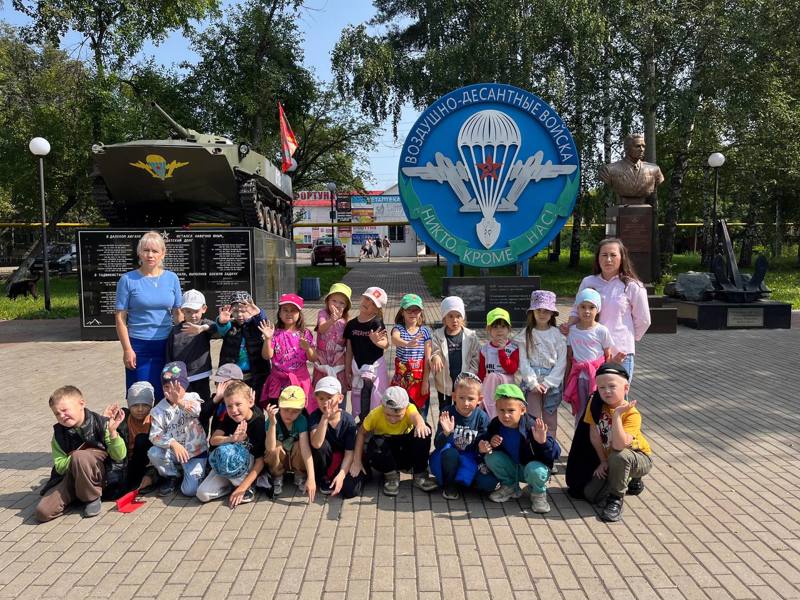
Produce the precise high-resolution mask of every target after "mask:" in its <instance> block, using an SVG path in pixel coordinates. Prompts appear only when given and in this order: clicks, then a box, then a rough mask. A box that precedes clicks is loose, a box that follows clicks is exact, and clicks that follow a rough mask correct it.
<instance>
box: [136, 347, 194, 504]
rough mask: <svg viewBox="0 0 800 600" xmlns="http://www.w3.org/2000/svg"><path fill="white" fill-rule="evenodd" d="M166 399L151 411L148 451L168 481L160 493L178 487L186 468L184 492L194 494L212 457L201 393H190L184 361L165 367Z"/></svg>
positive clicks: (155, 465)
mask: <svg viewBox="0 0 800 600" xmlns="http://www.w3.org/2000/svg"><path fill="white" fill-rule="evenodd" d="M161 385H162V387H163V389H164V399H163V400H162V401H161V402H159V403H158V404H156V406H155V408H154V409H153V410H152V411H150V441H151V442H152V443H153V447H152V448H150V450H149V451H148V452H147V456H148V457H149V458H150V464H152V465H153V466H154V467H155V468H156V470H157V471H158V474H159V475H161V477H163V478H164V483H163V484H162V485H161V487H160V488H159V490H158V494H159V496H168V495H169V494H172V493H174V492H175V489H176V488H177V487H178V471H183V482H182V483H181V486H180V487H181V493H182V494H183V495H184V496H189V497H191V496H194V495H195V494H196V493H197V486H199V485H200V480H201V479H202V478H203V473H204V472H205V469H206V459H207V458H208V440H207V439H206V432H205V431H203V428H202V426H201V425H200V421H199V419H198V417H199V416H200V396H199V395H198V394H195V393H187V392H186V389H187V388H188V387H189V376H188V373H187V370H186V365H185V364H184V363H182V362H180V361H176V362H171V363H167V364H166V365H165V366H164V368H163V369H162V370H161Z"/></svg>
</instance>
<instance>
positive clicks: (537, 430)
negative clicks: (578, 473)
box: [478, 383, 561, 513]
mask: <svg viewBox="0 0 800 600" xmlns="http://www.w3.org/2000/svg"><path fill="white" fill-rule="evenodd" d="M495 405H496V407H497V416H496V417H495V418H494V419H492V422H491V423H489V429H488V431H487V432H486V433H485V434H484V435H483V438H482V439H481V441H480V442H479V443H478V451H479V452H480V453H481V454H483V455H484V460H485V461H486V465H487V466H488V467H489V469H490V470H491V471H492V473H493V474H494V475H495V477H497V478H498V479H499V480H500V488H499V489H497V490H495V491H494V492H492V493H491V494H490V495H489V499H490V500H491V501H492V502H506V501H508V500H510V499H511V498H519V497H520V496H521V495H522V492H521V490H520V488H519V483H520V482H521V481H524V482H525V483H527V484H528V487H527V490H528V493H529V494H530V498H531V506H532V509H533V512H536V513H546V512H550V504H548V502H547V481H548V480H549V479H550V469H552V467H553V462H554V461H555V460H556V459H557V458H558V457H559V456H560V455H561V448H560V447H559V445H558V442H557V441H556V440H555V438H553V436H552V435H550V434H549V433H548V432H547V425H546V424H545V423H544V421H542V419H541V418H537V419H535V420H534V418H533V417H531V416H530V415H529V414H528V413H527V408H528V407H527V401H526V400H525V394H524V393H523V392H522V390H521V389H520V388H519V387H518V386H516V385H514V384H513V383H504V384H501V385H498V386H497V389H496V390H495Z"/></svg>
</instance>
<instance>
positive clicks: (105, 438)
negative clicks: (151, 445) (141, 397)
mask: <svg viewBox="0 0 800 600" xmlns="http://www.w3.org/2000/svg"><path fill="white" fill-rule="evenodd" d="M49 404H50V410H52V411H53V415H54V416H55V418H56V421H57V423H56V424H55V425H53V439H52V441H51V443H50V447H51V449H52V451H53V470H52V472H51V474H50V480H49V481H48V482H47V483H46V484H45V486H44V488H43V489H42V491H41V492H40V493H41V494H42V496H44V497H43V498H42V499H41V500H40V501H39V504H37V505H36V520H37V521H39V522H40V523H45V522H47V521H52V520H53V519H55V518H57V517H60V516H61V515H63V514H64V509H66V508H67V506H68V505H69V504H71V503H72V502H74V501H76V500H78V501H80V502H83V503H84V508H83V516H84V517H96V516H97V515H99V514H100V512H101V511H102V509H103V504H102V500H101V495H102V494H103V486H104V483H105V475H106V471H107V469H108V468H110V467H111V465H112V461H113V462H117V463H119V462H122V461H124V460H125V456H126V447H125V440H124V439H123V438H122V436H120V435H118V434H117V427H119V425H120V424H121V423H122V420H123V418H124V414H123V413H122V411H120V410H117V411H115V414H114V416H113V417H112V418H110V419H109V418H106V417H103V416H101V415H98V414H97V413H95V412H92V411H90V410H89V409H88V408H86V401H85V400H84V399H83V394H81V391H80V390H79V389H78V388H76V387H75V386H72V385H65V386H63V387H60V388H58V389H57V390H56V391H55V392H53V394H52V395H51V396H50V400H49Z"/></svg>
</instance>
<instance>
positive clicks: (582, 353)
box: [567, 323, 614, 362]
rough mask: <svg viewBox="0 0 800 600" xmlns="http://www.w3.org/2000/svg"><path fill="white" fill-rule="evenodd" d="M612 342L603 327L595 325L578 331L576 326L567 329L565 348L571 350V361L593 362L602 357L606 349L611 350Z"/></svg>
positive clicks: (609, 334) (608, 333)
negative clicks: (567, 347)
mask: <svg viewBox="0 0 800 600" xmlns="http://www.w3.org/2000/svg"><path fill="white" fill-rule="evenodd" d="M613 345H614V340H612V339H611V333H610V332H609V331H608V328H607V327H606V326H605V325H601V324H600V323H595V324H594V327H592V328H591V329H578V326H577V325H573V326H572V327H570V328H569V334H568V335H567V346H569V347H570V348H572V359H573V360H574V361H575V362H589V361H594V360H597V359H598V358H600V357H601V356H603V351H604V350H605V349H606V348H611V347H612V346H613Z"/></svg>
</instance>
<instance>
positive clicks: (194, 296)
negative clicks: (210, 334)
mask: <svg viewBox="0 0 800 600" xmlns="http://www.w3.org/2000/svg"><path fill="white" fill-rule="evenodd" d="M205 304H206V297H205V296H203V294H202V293H201V292H198V291H197V290H187V291H185V292H183V300H182V301H181V308H188V309H191V310H199V309H201V308H203V306H205Z"/></svg>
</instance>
